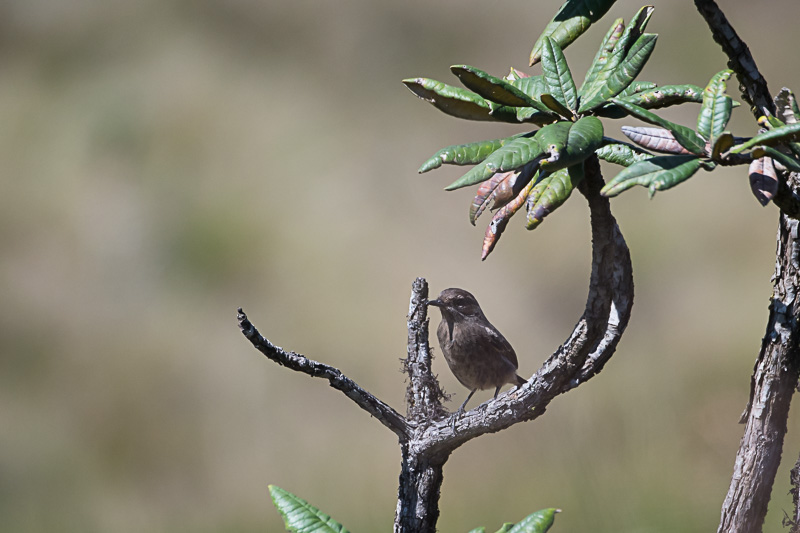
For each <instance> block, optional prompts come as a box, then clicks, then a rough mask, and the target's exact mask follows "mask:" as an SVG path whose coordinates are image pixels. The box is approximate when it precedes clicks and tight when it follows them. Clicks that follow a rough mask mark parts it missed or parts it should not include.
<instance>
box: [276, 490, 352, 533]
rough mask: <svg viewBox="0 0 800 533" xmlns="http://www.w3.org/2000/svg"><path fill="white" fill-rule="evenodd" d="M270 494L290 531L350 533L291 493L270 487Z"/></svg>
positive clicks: (299, 532) (296, 532) (300, 532)
mask: <svg viewBox="0 0 800 533" xmlns="http://www.w3.org/2000/svg"><path fill="white" fill-rule="evenodd" d="M269 493H270V495H271V496H272V502H273V503H274V504H275V507H276V508H277V509H278V512H279V513H280V514H281V516H282V517H283V521H284V522H285V524H286V529H288V530H289V531H293V532H295V533H348V531H347V529H345V528H344V526H342V525H341V524H339V523H338V522H336V521H335V520H334V519H332V518H331V517H330V516H328V515H326V514H325V513H323V512H322V511H320V510H319V509H317V508H316V507H314V506H312V505H311V504H309V503H308V502H307V501H305V500H303V499H301V498H298V497H297V496H295V495H294V494H292V493H291V492H289V491H286V490H283V489H282V488H280V487H276V486H275V485H270V486H269Z"/></svg>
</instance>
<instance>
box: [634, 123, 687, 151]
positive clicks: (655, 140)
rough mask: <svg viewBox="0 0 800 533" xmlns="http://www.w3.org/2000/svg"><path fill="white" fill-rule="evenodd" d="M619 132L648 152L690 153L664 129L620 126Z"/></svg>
mask: <svg viewBox="0 0 800 533" xmlns="http://www.w3.org/2000/svg"><path fill="white" fill-rule="evenodd" d="M621 130H622V133H623V134H624V135H625V136H626V137H627V138H628V139H630V140H632V141H633V142H635V143H636V144H638V145H639V146H643V147H645V148H647V149H648V150H653V151H656V152H661V153H665V154H690V153H691V152H689V151H688V150H687V149H686V148H684V147H683V146H681V144H680V143H679V142H678V141H676V140H675V136H674V135H672V133H671V132H670V131H669V130H667V129H664V128H647V127H645V126H638V127H634V126H622V128H621Z"/></svg>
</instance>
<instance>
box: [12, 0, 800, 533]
mask: <svg viewBox="0 0 800 533" xmlns="http://www.w3.org/2000/svg"><path fill="white" fill-rule="evenodd" d="M721 4H722V5H723V7H724V9H726V11H727V13H728V15H729V17H730V18H731V19H732V21H733V23H734V24H735V25H736V27H737V29H738V30H739V31H740V34H741V35H742V37H743V38H744V39H745V40H746V41H747V42H748V44H749V45H750V46H751V48H752V51H753V53H754V55H755V57H756V60H757V62H758V64H759V66H760V67H761V68H762V71H763V72H764V73H765V75H766V76H767V78H768V80H769V83H770V88H771V89H772V91H773V92H776V91H777V90H778V89H779V88H780V87H781V86H783V85H788V86H790V87H793V88H794V89H796V90H797V89H800V74H798V72H797V69H796V64H795V62H792V60H790V58H793V57H794V55H795V52H796V49H797V39H796V36H795V34H794V32H795V25H796V21H797V20H798V19H800V5H798V4H797V3H796V2H792V1H790V0H786V1H782V2H781V1H774V2H767V3H762V4H760V7H759V8H758V9H754V8H753V2H745V1H738V0H737V1H723V2H721ZM559 5H560V2H559V1H523V0H508V1H493V2H481V1H478V0H460V1H453V0H445V1H438V2H429V1H423V0H411V1H408V2H374V1H368V0H338V1H336V2H326V1H321V0H295V1H293V2H289V1H278V0H267V1H256V0H226V1H221V0H218V1H212V0H194V1H189V0H184V1H172V2H159V1H155V0H142V1H139V2H127V1H123V0H104V1H100V0H71V1H70V2H51V1H48V0H10V1H5V2H2V3H0V121H1V122H2V128H0V135H2V139H0V161H2V163H1V164H2V167H3V171H2V191H3V192H2V195H0V221H1V222H0V243H1V245H2V253H0V276H1V278H0V279H1V280H2V287H3V292H4V296H3V299H2V300H3V306H2V310H1V311H0V343H2V344H1V346H2V352H1V353H2V357H0V530H2V531H4V532H5V531H14V532H52V531H60V532H72V531H75V532H109V531H113V532H122V533H125V532H140V531H151V532H256V531H281V530H282V529H283V528H282V523H281V521H280V519H279V517H278V515H277V513H276V512H275V510H274V509H273V507H272V505H271V503H270V501H269V495H268V492H267V484H270V483H272V484H276V485H278V486H281V487H283V488H285V489H288V490H290V491H293V492H295V493H296V494H298V495H300V496H302V497H304V498H306V499H307V500H309V501H310V502H312V503H313V504H315V505H317V506H318V507H320V508H322V509H323V510H325V511H326V512H328V513H330V514H331V515H333V516H334V517H335V518H336V519H338V520H339V521H341V522H343V523H344V524H345V525H346V526H347V527H349V528H350V529H351V530H352V531H355V532H367V531H389V530H390V528H391V523H392V519H393V514H394V507H395V496H396V490H397V476H398V474H399V466H400V456H399V449H398V447H397V442H396V438H395V436H394V435H393V434H392V433H390V432H389V431H387V430H386V429H385V428H383V427H382V426H381V425H380V424H378V423H376V421H374V420H371V419H370V417H369V416H368V415H367V414H366V413H364V412H363V411H361V410H359V409H357V408H356V407H355V406H354V405H353V404H352V403H351V402H350V401H349V400H347V399H346V398H345V397H344V396H343V395H342V394H340V393H338V392H336V391H334V390H332V389H330V388H329V387H328V386H327V385H326V383H324V382H322V381H315V380H312V379H310V378H308V377H306V376H303V375H299V374H296V373H294V372H291V371H288V370H286V369H283V368H280V367H278V366H276V365H275V364H273V363H271V362H269V361H267V360H266V359H265V358H264V357H263V356H261V355H259V354H258V353H257V352H256V351H255V350H253V348H252V347H251V346H250V345H249V343H248V342H247V341H246V340H245V339H244V338H243V337H242V336H241V334H240V333H239V330H238V328H237V326H236V308H237V307H238V306H243V307H244V308H245V310H246V311H247V313H248V314H249V316H250V318H251V319H252V320H253V322H254V323H255V324H256V326H257V327H258V328H259V329H260V330H261V331H262V333H264V334H265V335H266V336H268V337H269V338H270V339H272V340H273V341H274V342H276V343H277V344H279V345H281V346H284V347H286V348H289V349H293V350H296V351H299V352H301V353H304V354H307V355H308V356H310V357H312V358H315V359H318V360H322V361H324V362H326V363H329V364H331V365H334V366H336V367H339V368H341V369H342V370H343V371H344V372H345V373H346V374H348V375H349V376H350V377H352V378H353V379H355V380H356V381H357V382H358V383H359V384H361V385H363V386H364V387H366V388H367V389H369V390H370V391H372V392H373V393H375V394H377V395H378V396H379V397H381V398H382V399H384V400H385V401H387V402H388V403H389V404H391V405H392V406H394V407H395V408H396V409H398V410H401V411H403V412H404V410H405V408H404V406H403V394H404V376H403V375H401V374H400V373H399V368H400V363H399V359H400V358H401V357H403V356H404V353H405V313H406V309H407V301H408V296H409V292H410V284H411V282H412V280H413V279H414V278H415V277H416V276H424V277H426V278H427V279H428V280H429V282H430V284H431V288H432V290H433V291H435V292H438V291H439V290H441V289H443V288H446V287H449V286H460V287H464V288H468V289H469V290H471V291H473V292H474V293H475V294H476V295H477V296H478V298H479V299H480V301H481V303H482V305H483V307H484V309H485V311H486V313H487V315H488V316H489V318H490V319H491V320H492V321H493V322H494V323H495V324H496V325H497V326H498V327H499V328H500V329H501V330H502V331H503V332H504V333H505V335H506V336H507V337H508V338H509V340H510V341H511V342H512V344H514V346H515V347H516V348H517V352H518V354H519V356H520V361H521V373H522V374H523V375H526V376H529V375H531V374H532V373H533V372H534V371H535V370H536V368H537V367H538V365H539V364H540V363H541V362H542V361H543V360H544V359H545V357H546V356H547V355H549V354H550V353H551V352H552V351H553V349H555V347H557V346H558V344H559V343H561V342H562V341H563V340H564V339H565V337H566V335H567V334H568V333H569V331H570V330H571V328H572V326H573V324H574V322H575V321H576V320H577V318H578V316H579V315H580V313H581V310H582V306H583V303H584V301H585V298H586V288H587V284H588V272H589V253H590V252H589V234H588V224H587V209H586V206H585V201H584V200H583V199H582V198H581V197H580V196H578V195H576V196H575V197H574V198H573V199H571V200H570V201H569V202H568V204H566V205H565V206H564V207H563V208H562V209H560V210H559V211H557V212H556V213H555V214H553V215H552V216H551V217H550V218H548V219H547V220H546V221H545V223H544V224H543V225H542V226H541V227H540V228H539V229H537V230H536V231H535V232H533V233H528V232H526V231H525V230H524V229H523V221H522V220H515V221H512V223H511V224H510V226H509V228H508V230H507V231H506V234H505V235H504V236H503V239H502V240H501V241H500V244H499V246H498V248H497V249H496V250H495V252H494V254H493V255H492V256H490V258H489V259H488V260H487V261H486V262H484V263H481V262H480V261H479V257H480V245H481V239H482V234H483V229H484V227H485V224H486V223H487V222H488V220H487V221H484V222H481V223H480V224H479V227H478V228H473V227H472V226H470V225H469V223H468V221H467V209H468V206H469V202H470V199H471V194H470V191H458V192H455V193H445V192H443V191H442V187H443V186H445V185H446V184H448V183H450V182H451V181H452V180H453V179H455V178H456V177H457V176H458V175H459V172H458V169H454V168H448V169H443V170H438V171H436V172H433V173H431V174H429V175H424V176H419V175H417V173H416V169H417V167H418V166H419V164H420V163H421V162H422V161H424V160H425V159H426V158H427V157H428V156H429V155H430V154H432V153H433V152H434V151H436V150H437V149H439V148H440V147H442V146H445V145H448V144H453V143H460V142H469V141H473V140H478V139H484V138H493V137H496V136H499V135H508V134H511V133H515V132H517V131H520V128H518V127H514V126H509V125H502V126H498V125H491V124H488V125H487V124H483V123H468V122H461V121H458V120H456V119H453V118H451V117H447V116H445V115H443V114H441V113H439V112H438V111H436V110H435V109H434V108H432V107H431V106H429V105H427V104H426V103H424V102H422V101H420V100H418V99H416V98H415V97H414V96H413V95H412V94H411V93H409V92H408V91H407V90H406V89H405V88H403V86H402V84H401V83H400V80H401V79H403V78H406V77H413V76H427V77H433V78H437V79H441V80H444V81H447V82H450V83H454V82H455V81H456V79H455V78H454V77H453V76H451V75H450V73H449V70H448V67H449V65H451V64H455V63H467V64H472V65H475V66H478V67H479V68H483V69H485V70H487V71H489V72H491V73H493V74H495V75H502V74H504V73H505V72H506V71H507V69H508V67H509V66H512V65H514V66H517V67H524V66H525V64H526V59H527V56H528V53H529V51H530V47H531V45H532V44H533V42H534V40H535V39H536V37H537V36H538V34H539V33H540V31H541V30H542V28H543V27H544V25H545V23H546V22H547V20H549V18H550V17H551V16H552V15H553V13H554V12H555V11H556V10H557V8H558V6H559ZM640 5H641V4H640V3H638V2H633V1H627V0H626V1H620V2H618V5H616V6H615V7H614V8H613V9H612V11H611V12H610V13H609V14H608V15H607V16H606V18H605V19H604V20H603V21H602V23H601V24H600V25H599V26H598V27H596V28H593V29H592V30H591V32H590V33H589V34H588V36H586V37H584V38H583V39H582V40H581V41H579V42H578V43H576V45H575V46H573V47H571V48H569V49H568V50H567V58H568V60H569V62H570V65H571V67H572V71H573V72H574V73H575V77H576V78H577V79H578V80H579V82H580V80H581V79H582V77H583V72H585V69H586V67H587V66H588V64H589V62H590V60H591V58H592V57H593V55H594V51H595V48H596V46H597V44H598V41H599V39H601V38H602V35H603V34H604V33H605V31H606V29H607V27H608V25H609V24H610V22H611V20H612V18H614V17H618V16H624V17H625V18H626V20H627V19H629V18H630V16H631V15H632V14H633V13H634V12H635V10H636V9H638V7H640ZM649 30H650V31H655V32H658V33H660V34H661V37H660V39H659V44H658V46H657V47H656V50H655V53H654V56H653V59H652V61H651V64H650V65H649V66H648V67H647V68H646V69H645V71H644V73H643V75H642V79H646V80H652V81H656V82H659V83H661V84H665V83H695V84H698V85H704V84H705V82H706V81H707V80H708V79H709V78H710V77H711V76H712V75H713V74H714V73H715V72H717V71H719V70H721V69H723V68H725V58H724V56H723V55H722V53H721V52H720V51H719V50H718V47H717V46H716V45H715V44H714V43H713V42H712V40H711V37H710V35H709V33H708V31H707V28H706V26H705V24H704V23H703V22H702V20H701V19H700V18H699V16H697V14H696V13H695V12H694V10H693V5H692V3H691V2H688V1H686V2H659V3H658V5H657V9H656V12H655V15H654V18H653V20H652V21H651V23H650V26H649ZM535 72H537V73H538V70H537V71H535ZM730 92H731V94H733V95H734V96H736V95H737V91H736V90H735V83H732V84H731V91H730ZM697 110H698V107H697V106H691V107H690V106H686V109H683V110H681V111H679V112H671V113H669V114H668V116H670V117H671V118H673V119H675V120H680V121H682V122H683V123H685V124H692V121H693V120H694V117H695V114H696V113H697ZM624 123H635V121H632V120H628V121H607V122H606V126H607V132H608V133H609V134H611V135H616V136H618V137H619V136H621V134H620V133H619V126H620V125H622V124H624ZM732 129H733V130H734V131H735V133H737V134H739V135H751V134H753V133H754V131H755V126H754V124H753V120H752V118H751V116H750V115H749V114H748V112H747V111H745V110H739V111H737V112H736V114H735V119H734V121H733V123H732ZM606 168H607V170H608V171H609V172H610V171H611V168H612V167H606ZM613 209H614V212H615V214H616V216H617V217H618V220H619V223H620V226H621V228H622V230H623V232H624V234H625V235H626V237H627V239H628V242H629V244H630V246H631V250H632V256H633V265H634V273H635V281H636V290H637V293H636V305H635V306H634V314H633V318H632V320H631V323H630V326H629V328H628V332H627V334H626V335H625V337H624V338H623V341H622V343H621V344H620V346H619V350H618V352H617V354H616V355H615V357H614V358H613V359H612V360H611V362H610V363H609V365H608V366H607V368H606V370H605V371H604V372H603V373H602V374H601V375H600V376H598V377H597V378H596V379H593V380H592V381H591V382H589V383H588V384H587V385H585V386H582V387H581V388H580V389H578V390H576V391H574V392H572V393H570V394H568V395H566V396H564V397H561V398H558V399H557V401H555V402H554V403H553V404H552V406H551V408H550V409H549V412H548V413H547V414H546V416H544V417H542V418H541V419H539V420H537V421H536V422H534V423H530V424H525V425H522V426H518V427H514V428H512V429H510V430H508V431H505V432H503V433H501V434H497V435H490V436H485V437H482V438H480V439H478V440H476V441H473V442H470V443H469V444H467V445H465V446H464V447H462V448H461V449H459V450H457V452H456V453H455V454H454V455H453V456H452V458H451V459H450V461H449V462H448V464H447V465H446V468H445V481H444V485H443V487H442V499H441V511H442V512H441V519H440V522H439V524H440V530H441V531H446V532H450V531H453V532H457V531H467V530H469V529H471V528H472V527H476V526H479V525H485V526H487V527H488V528H489V530H490V531H493V530H494V529H496V528H497V527H499V526H500V524H501V523H502V522H503V521H514V520H518V519H520V518H522V517H523V516H525V515H526V514H528V513H530V512H532V511H534V510H537V509H540V508H544V507H549V506H558V507H561V508H562V509H563V510H564V513H563V514H561V515H560V516H559V517H558V519H557V525H556V529H555V530H558V531H588V530H591V531H595V532H603V531H609V532H610V531H614V532H619V531H625V532H674V531H711V530H713V529H714V528H715V527H716V524H717V521H718V516H719V508H720V503H721V501H722V499H723V498H724V495H725V492H726V490H727V485H728V481H729V478H730V472H731V468H732V464H733V458H734V453H735V450H736V448H737V446H738V441H739V438H740V436H741V430H742V428H741V426H739V425H738V424H737V419H738V416H739V414H740V413H741V411H742V409H743V407H744V405H745V403H746V400H747V394H748V384H749V377H750V370H751V367H752V364H753V360H754V358H755V355H756V353H757V351H758V347H759V345H760V341H761V338H762V336H763V334H764V326H765V323H766V318H767V306H768V303H769V296H770V294H771V285H770V282H769V279H770V276H771V274H772V271H773V265H774V250H775V243H774V241H775V231H776V221H777V211H776V210H775V208H774V207H772V206H769V207H767V208H761V207H760V206H759V204H758V203H757V202H756V201H755V199H754V198H753V197H752V196H751V194H750V192H749V190H748V185H747V178H746V175H745V171H744V169H736V170H721V171H717V172H714V173H712V174H709V173H701V174H699V175H698V176H697V177H695V178H694V179H692V180H691V181H690V182H688V183H686V184H684V185H682V186H680V187H679V188H677V189H674V190H672V191H669V192H666V193H662V194H658V195H657V196H656V198H655V199H654V200H652V201H648V199H647V195H646V193H645V191H644V190H643V189H641V188H639V189H636V190H633V191H630V192H628V193H626V194H624V195H623V196H622V197H620V198H617V199H615V200H614V201H613ZM434 315H435V316H434V319H435V320H437V321H438V314H436V313H434ZM437 353H438V350H437ZM434 365H435V370H436V371H437V372H438V373H439V376H440V378H441V380H442V383H443V385H444V387H445V388H446V389H447V390H448V391H449V392H451V393H454V400H453V402H452V403H451V408H455V407H456V406H457V405H458V403H460V402H461V401H462V400H463V398H464V394H465V390H464V389H463V388H461V387H460V385H458V383H457V382H456V381H455V379H454V378H453V377H452V376H451V375H450V373H449V371H448V370H447V368H446V366H445V364H444V361H443V360H442V359H441V358H437V359H436V360H435V362H434ZM488 397H489V393H483V394H482V395H480V396H479V397H478V401H484V400H486V399H487V398H488ZM457 402H458V403H457ZM799 450H800V428H798V426H797V423H796V416H793V420H791V421H790V435H789V438H788V440H787V446H786V453H785V454H784V456H785V461H784V462H785V465H784V466H783V467H782V468H781V470H780V472H779V474H778V476H779V477H778V481H777V484H776V486H775V489H774V498H773V502H772V505H771V508H770V514H769V516H768V520H767V525H766V527H765V531H768V532H778V531H783V529H782V528H781V527H780V519H781V517H782V515H783V514H782V513H783V510H789V509H790V498H789V496H788V495H787V490H788V487H789V485H788V472H789V468H790V467H791V465H792V464H793V463H794V461H795V459H796V458H797V453H798V451H799ZM493 528H494V529H493Z"/></svg>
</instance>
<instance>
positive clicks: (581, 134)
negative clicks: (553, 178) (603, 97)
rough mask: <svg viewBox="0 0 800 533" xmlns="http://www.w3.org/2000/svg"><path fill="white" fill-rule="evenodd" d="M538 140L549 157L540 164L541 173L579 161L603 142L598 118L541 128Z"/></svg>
mask: <svg viewBox="0 0 800 533" xmlns="http://www.w3.org/2000/svg"><path fill="white" fill-rule="evenodd" d="M536 136H537V140H538V141H539V144H540V146H541V149H542V150H543V151H544V152H545V153H547V154H548V158H547V159H545V160H543V161H541V162H540V163H539V164H540V166H541V168H542V169H543V170H547V171H549V172H555V171H556V170H559V169H562V168H566V167H569V166H572V165H574V164H576V163H580V162H582V161H583V160H584V159H586V158H587V157H589V156H590V155H592V154H593V153H594V151H595V150H596V149H597V148H599V147H600V145H601V144H602V143H603V123H602V122H600V119H598V118H597V117H591V116H589V117H582V118H580V119H579V120H578V121H577V122H575V123H572V122H557V123H555V124H551V125H549V126H545V127H544V128H542V129H540V130H539V131H538V132H537V134H536Z"/></svg>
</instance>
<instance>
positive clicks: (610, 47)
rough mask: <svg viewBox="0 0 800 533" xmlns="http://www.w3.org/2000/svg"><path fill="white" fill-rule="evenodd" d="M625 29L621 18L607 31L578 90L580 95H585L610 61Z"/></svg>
mask: <svg viewBox="0 0 800 533" xmlns="http://www.w3.org/2000/svg"><path fill="white" fill-rule="evenodd" d="M624 30H625V24H624V21H623V20H622V19H621V18H619V19H617V20H615V21H614V23H613V24H612V25H611V28H610V29H609V30H608V33H606V36H605V37H604V38H603V42H602V44H601V45H600V48H599V49H598V50H597V53H596V54H595V56H594V60H593V61H592V66H591V67H589V70H588V71H587V73H586V77H585V78H584V80H583V84H581V88H580V89H579V90H578V94H579V95H581V96H583V95H584V94H585V93H584V88H585V87H588V86H589V85H592V83H593V82H594V79H595V78H596V77H597V75H598V73H599V72H601V71H602V70H603V68H604V67H605V65H606V63H607V62H608V58H609V57H610V56H611V52H613V51H614V46H615V45H616V44H617V41H618V40H619V38H620V36H621V35H622V32H623V31H624Z"/></svg>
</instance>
